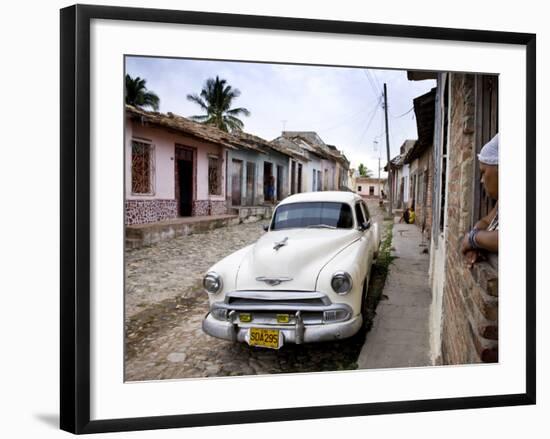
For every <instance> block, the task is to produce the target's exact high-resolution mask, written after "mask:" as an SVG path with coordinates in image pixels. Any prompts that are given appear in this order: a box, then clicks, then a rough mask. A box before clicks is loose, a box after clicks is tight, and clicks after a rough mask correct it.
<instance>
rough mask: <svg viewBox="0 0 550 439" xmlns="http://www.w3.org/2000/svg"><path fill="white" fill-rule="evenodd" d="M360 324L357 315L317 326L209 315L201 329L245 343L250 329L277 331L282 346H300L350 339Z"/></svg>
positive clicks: (209, 333) (215, 335)
mask: <svg viewBox="0 0 550 439" xmlns="http://www.w3.org/2000/svg"><path fill="white" fill-rule="evenodd" d="M362 323H363V319H362V317H361V315H358V316H356V317H352V318H351V319H349V320H346V321H343V322H335V323H324V324H317V325H304V324H296V325H292V326H289V325H254V324H243V323H231V322H229V321H223V320H217V319H215V318H214V317H212V315H211V314H210V313H209V314H207V316H206V317H205V318H204V320H203V322H202V329H203V331H204V332H205V333H207V334H208V335H211V336H213V337H217V338H221V339H225V340H231V341H238V342H246V343H248V342H249V339H248V337H249V329H250V328H251V327H254V328H258V327H259V328H266V329H278V330H279V331H280V333H281V334H282V337H283V344H284V343H296V344H301V343H313V342H320V341H331V340H332V341H333V340H341V339H344V338H348V337H351V336H353V335H354V334H356V333H357V332H358V331H359V329H360V328H361V325H362Z"/></svg>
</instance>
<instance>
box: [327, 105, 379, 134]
mask: <svg viewBox="0 0 550 439" xmlns="http://www.w3.org/2000/svg"><path fill="white" fill-rule="evenodd" d="M378 104H379V101H378V102H376V103H375V104H374V107H376V106H377V105H378ZM374 107H370V108H369V107H365V108H362V109H361V110H359V111H357V112H356V113H354V114H352V115H351V116H347V117H346V118H345V119H343V120H342V122H341V123H340V122H339V123H337V124H335V125H332V126H330V127H328V128H321V129H319V130H318V131H321V132H324V133H326V132H327V131H332V130H333V129H336V128H339V127H341V126H344V125H347V124H348V123H350V122H352V120H354V119H355V118H357V116H359V115H360V114H362V113H364V112H365V111H367V110H368V109H370V110H371V111H372V110H373V108H374ZM369 114H370V113H369Z"/></svg>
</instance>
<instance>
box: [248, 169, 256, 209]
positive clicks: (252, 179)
mask: <svg viewBox="0 0 550 439" xmlns="http://www.w3.org/2000/svg"><path fill="white" fill-rule="evenodd" d="M255 185H256V163H254V162H246V205H247V206H253V205H254V186H255Z"/></svg>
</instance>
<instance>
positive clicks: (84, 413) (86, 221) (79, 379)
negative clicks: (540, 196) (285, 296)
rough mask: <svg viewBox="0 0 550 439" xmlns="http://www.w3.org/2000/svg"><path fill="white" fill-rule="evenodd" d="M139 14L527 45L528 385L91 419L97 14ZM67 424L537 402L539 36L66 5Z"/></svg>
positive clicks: (165, 423) (295, 416)
mask: <svg viewBox="0 0 550 439" xmlns="http://www.w3.org/2000/svg"><path fill="white" fill-rule="evenodd" d="M93 19H105V20H131V21H141V22H158V23H178V24H193V25H207V26H229V27H240V28H255V29H276V30H292V31H302V32H312V33H315V32H325V33H327V32H328V33H334V34H357V35H372V36H384V37H402V38H403V37H405V38H416V39H438V40H445V41H465V42H487V43H504V44H513V45H522V46H525V47H526V60H527V62H526V66H525V69H526V80H527V81H526V82H527V88H526V111H527V112H526V122H527V126H526V134H525V135H526V145H527V151H526V154H527V160H526V163H527V169H526V171H527V172H526V175H527V181H526V187H527V193H526V221H527V227H526V231H525V233H526V255H527V257H526V292H527V297H526V322H527V327H526V336H527V339H526V358H525V364H526V376H525V383H526V387H525V388H526V392H525V393H518V394H508V395H495V396H481V397H460V398H447V399H430V400H417V401H394V402H384V403H367V404H348V405H337V406H317V407H300V408H292V409H270V410H253V411H240V412H224V413H219V412H216V413H201V414H181V415H174V416H151V417H140V418H128V419H102V420H90V349H89V347H90V214H91V210H90V22H91V20H93ZM60 46H61V47H60V48H61V64H60V69H61V75H60V80H61V87H60V88H61V114H60V123H61V126H60V131H61V156H60V161H61V194H60V195H61V212H60V213H61V223H60V227H61V230H60V233H61V243H60V245H61V273H60V276H61V291H60V295H61V297H60V299H61V303H60V306H61V322H60V324H61V328H60V329H61V334H60V335H61V336H60V341H61V346H60V347H61V349H60V361H61V370H60V380H61V387H60V394H61V395H60V396H61V397H60V412H61V413H60V427H61V429H63V430H66V431H69V432H72V433H77V434H80V433H99V432H114V431H129V430H145V429H160V428H174V427H192V426H209V425H220V424H240V423H251V422H266V421H270V422H274V421H288V420H304V419H314V418H328V417H348V416H364V415H374V414H388V413H405V412H426V411H438V410H453V409H471V408H482V407H498V406H515V405H527V404H535V400H536V381H535V379H536V378H535V377H536V350H535V346H536V339H535V327H536V320H535V305H536V303H535V300H536V299H535V295H536V268H535V267H536V228H535V226H536V219H535V217H536V205H535V203H536V202H535V199H536V186H535V181H536V169H535V163H536V150H535V140H536V122H535V120H536V113H535V112H536V35H535V34H530V33H513V32H496V31H484V30H465V29H448V28H436V27H422V26H403V25H390V24H378V23H359V22H345V21H329V20H313V19H303V18H290V17H267V16H253V15H234V14H221V13H210V12H190V11H175V10H159V9H141V8H125V7H124V8H123V7H106V6H88V5H75V6H71V7H67V8H64V9H62V10H61V41H60Z"/></svg>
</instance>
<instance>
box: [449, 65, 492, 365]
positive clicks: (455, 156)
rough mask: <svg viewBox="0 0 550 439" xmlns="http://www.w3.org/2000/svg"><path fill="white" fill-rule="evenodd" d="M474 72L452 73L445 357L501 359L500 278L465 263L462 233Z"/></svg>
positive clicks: (466, 221) (466, 219)
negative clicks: (499, 332) (499, 352)
mask: <svg viewBox="0 0 550 439" xmlns="http://www.w3.org/2000/svg"><path fill="white" fill-rule="evenodd" d="M474 114H475V90H474V76H473V75H465V74H453V75H452V82H451V116H450V117H451V119H450V122H451V126H450V132H449V136H450V137H449V140H450V144H449V162H448V168H447V173H448V175H449V178H448V190H447V220H446V221H447V223H446V225H447V242H446V249H447V250H446V272H445V287H444V292H443V319H442V345H441V362H442V363H443V364H463V363H479V362H495V361H498V278H497V272H496V270H495V269H494V268H493V267H492V266H491V265H489V264H488V263H487V262H482V263H478V264H476V265H475V266H474V268H473V269H469V268H467V267H466V266H465V265H464V259H463V256H462V253H461V251H460V244H461V240H462V237H463V236H464V234H465V233H466V232H467V231H468V230H469V229H470V227H471V212H472V204H473V197H474V188H473V176H474V173H473V172H474V167H475V166H478V165H477V163H476V161H475V157H474V150H475V149H474V146H475V145H474V128H475V117H474Z"/></svg>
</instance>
